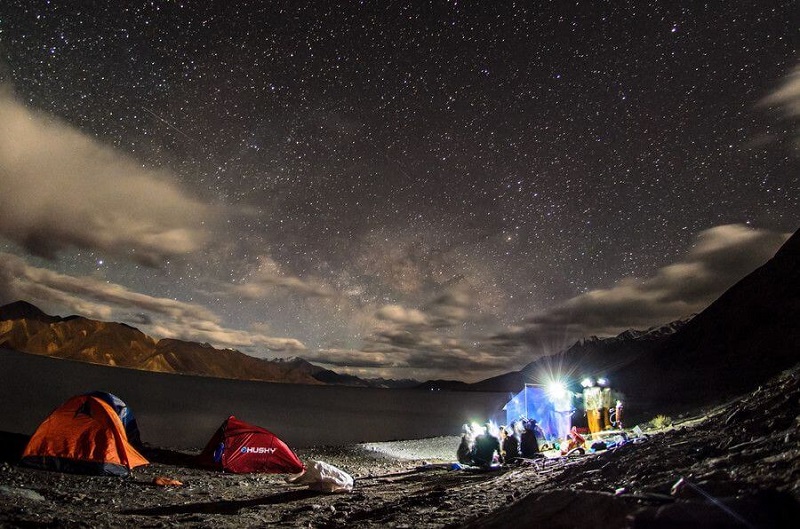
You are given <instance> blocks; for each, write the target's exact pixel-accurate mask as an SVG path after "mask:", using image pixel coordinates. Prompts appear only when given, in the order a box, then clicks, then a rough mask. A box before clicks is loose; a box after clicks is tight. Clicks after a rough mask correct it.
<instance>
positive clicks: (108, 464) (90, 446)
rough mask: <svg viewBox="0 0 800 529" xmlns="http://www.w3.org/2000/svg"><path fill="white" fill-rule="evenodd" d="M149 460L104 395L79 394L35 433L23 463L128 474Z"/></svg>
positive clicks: (73, 469)
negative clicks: (104, 399)
mask: <svg viewBox="0 0 800 529" xmlns="http://www.w3.org/2000/svg"><path fill="white" fill-rule="evenodd" d="M148 463H149V462H148V461H147V459H145V458H144V456H142V455H141V454H140V453H139V452H137V451H136V449H135V448H133V447H132V446H131V445H130V443H128V437H127V435H126V434H125V427H124V426H123V425H122V421H121V420H120V418H119V416H118V415H117V413H116V412H115V411H114V409H113V408H112V407H111V406H109V405H108V404H106V403H105V402H104V401H103V400H102V399H100V398H97V397H93V396H91V395H78V396H75V397H72V398H71V399H69V400H67V401H66V402H65V403H64V404H62V405H61V406H59V407H58V408H56V410H55V411H53V413H51V414H50V415H49V416H48V417H47V418H46V419H45V420H44V422H42V424H40V425H39V428H37V429H36V432H34V434H33V436H32V437H31V439H30V441H29V442H28V445H27V446H26V447H25V451H24V452H23V453H22V461H21V462H20V464H22V465H25V466H29V467H34V468H41V469H46V470H58V471H62V472H75V473H79V474H101V475H111V476H128V475H130V472H131V469H133V468H136V467H138V466H141V465H146V464H148Z"/></svg>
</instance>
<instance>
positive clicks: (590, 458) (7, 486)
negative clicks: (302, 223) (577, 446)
mask: <svg viewBox="0 0 800 529" xmlns="http://www.w3.org/2000/svg"><path fill="white" fill-rule="evenodd" d="M799 426H800V372H798V370H793V371H791V372H788V373H785V374H784V375H783V376H781V377H779V378H777V379H775V380H774V381H772V382H771V383H770V384H767V385H764V386H763V387H761V388H759V389H758V390H757V391H755V392H754V393H752V394H750V395H748V396H746V397H745V398H742V399H740V400H737V401H735V402H731V403H729V404H727V405H725V406H720V407H718V408H715V409H713V410H705V412H704V413H703V414H702V415H698V416H693V418H689V417H684V418H683V419H681V420H680V421H677V420H676V424H673V425H671V426H667V427H664V428H660V429H657V430H656V429H650V430H646V431H645V432H644V433H645V435H643V436H641V437H639V439H638V442H635V443H629V444H627V445H625V446H621V447H619V448H615V449H614V450H607V451H601V452H597V453H592V454H586V455H583V456H577V457H574V458H569V459H567V458H561V457H556V456H555V454H550V456H549V457H548V458H547V459H545V460H543V462H541V463H540V464H536V465H534V464H529V465H523V466H516V467H508V468H504V469H502V470H500V471H494V472H472V471H468V470H451V469H450V468H449V465H448V464H447V463H450V462H451V461H452V458H453V456H454V452H455V448H456V446H457V444H458V438H457V437H441V438H435V439H425V440H420V441H405V442H394V443H371V444H363V445H353V446H345V447H317V448H310V449H304V450H298V455H299V456H300V458H301V459H302V460H303V461H310V460H321V461H325V462H327V463H330V464H332V465H335V466H337V467H338V468H340V469H342V470H345V471H346V472H348V473H350V474H351V475H352V476H353V477H355V487H354V490H353V492H352V493H344V494H323V493H317V492H313V491H310V490H308V489H307V488H306V487H304V486H296V485H290V484H288V483H286V481H285V479H284V478H285V477H286V476H276V475H230V474H221V473H213V472H209V471H207V470H200V469H196V468H194V467H193V466H192V464H191V456H192V455H193V454H191V453H187V452H178V451H170V450H166V449H154V448H151V449H149V450H148V451H146V455H147V456H148V457H149V458H150V460H151V461H152V464H151V465H149V466H147V467H141V468H137V469H136V470H135V471H134V474H133V476H131V477H130V478H122V479H121V478H107V477H89V476H79V475H70V474H60V473H55V472H45V471H37V470H30V469H25V468H21V467H18V466H17V465H16V457H17V455H18V453H19V452H18V451H19V450H20V446H21V444H24V438H23V437H21V436H15V435H12V434H6V435H3V436H2V438H1V439H0V461H2V462H0V527H26V528H27V527H66V528H70V527H73V528H74V527H121V526H129V527H173V526H180V527H223V528H224V527H269V526H273V527H330V528H335V527H376V528H377V527H394V528H401V527H409V528H411V527H414V528H417V527H421V528H434V527H462V526H466V527H476V528H477V527H501V526H503V527H510V526H515V527H537V526H538V527H551V528H568V527H582V526H587V525H591V526H595V527H603V528H658V527H687V528H688V527H708V528H710V527H714V528H728V527H730V528H733V527H742V528H752V527H758V528H772V527H787V528H788V527H792V528H794V527H796V526H797V525H796V523H797V522H796V520H798V519H800V518H799V517H800V503H799V502H798V499H800V433H799V430H800V429H799V428H798V427H799ZM162 476H163V477H168V478H172V479H176V480H179V481H181V482H182V485H180V486H168V487H164V486H158V485H156V484H154V481H155V480H156V478H158V477H162Z"/></svg>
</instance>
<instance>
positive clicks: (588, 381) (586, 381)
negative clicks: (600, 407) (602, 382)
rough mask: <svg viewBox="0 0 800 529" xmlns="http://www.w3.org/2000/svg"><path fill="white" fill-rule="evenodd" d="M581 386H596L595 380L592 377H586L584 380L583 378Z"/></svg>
mask: <svg viewBox="0 0 800 529" xmlns="http://www.w3.org/2000/svg"><path fill="white" fill-rule="evenodd" d="M581 386H583V387H585V388H590V387H592V386H594V381H593V380H592V379H591V378H589V377H586V378H584V379H583V380H581Z"/></svg>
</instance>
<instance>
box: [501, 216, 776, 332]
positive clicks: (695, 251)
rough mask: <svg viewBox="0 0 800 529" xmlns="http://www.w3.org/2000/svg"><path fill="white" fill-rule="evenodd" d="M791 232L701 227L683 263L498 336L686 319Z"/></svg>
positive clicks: (575, 302) (598, 329) (569, 303)
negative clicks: (705, 228)
mask: <svg viewBox="0 0 800 529" xmlns="http://www.w3.org/2000/svg"><path fill="white" fill-rule="evenodd" d="M789 236H790V234H781V233H774V232H770V231H766V230H754V229H750V228H748V227H746V226H743V225H738V224H737V225H726V226H718V227H715V228H711V229H709V230H705V231H703V232H701V233H700V234H699V235H698V236H697V239H696V243H695V245H694V247H693V248H692V250H691V251H690V252H689V254H688V255H687V256H686V258H685V259H683V260H682V261H681V262H678V263H675V264H672V265H669V266H665V267H664V268H661V269H660V270H658V271H657V273H656V274H655V275H654V276H653V277H651V278H647V279H643V280H640V279H635V278H626V279H624V280H622V281H620V282H619V284H617V285H616V286H615V287H613V288H609V289H602V290H594V291H591V292H587V293H586V294H583V295H580V296H577V297H575V298H572V299H570V300H568V301H566V302H565V303H562V304H561V305H559V306H556V307H554V308H552V309H549V310H545V311H542V312H539V313H537V314H533V315H531V316H530V317H528V318H527V319H526V321H525V323H524V324H523V325H522V326H520V327H519V328H517V329H513V330H511V331H509V332H508V333H504V334H503V335H498V337H497V338H498V339H499V340H500V341H503V340H508V342H507V343H508V344H509V345H511V344H513V343H514V342H515V341H516V342H520V343H529V344H532V343H536V344H539V343H541V342H542V341H544V342H547V341H552V340H553V339H561V340H562V341H563V340H566V339H574V338H579V337H584V336H590V335H597V336H612V335H616V334H619V333H620V332H623V331H625V330H627V329H631V328H634V329H646V328H649V327H652V326H655V325H661V324H665V323H669V322H671V321H675V320H678V319H681V318H686V317H688V316H690V315H692V314H694V313H697V312H700V311H702V310H703V309H705V308H706V307H707V306H708V305H710V304H711V303H712V302H713V301H714V300H715V299H716V298H717V297H719V296H720V295H721V294H722V293H723V292H724V291H725V290H727V289H728V288H730V287H731V286H733V285H734V284H735V283H736V282H737V281H739V280H740V279H742V278H743V277H744V276H746V275H747V274H749V273H750V272H752V271H753V270H755V269H756V268H758V267H759V266H761V265H762V264H764V262H766V261H767V260H768V259H770V258H771V257H772V256H773V255H774V254H775V252H776V251H777V250H778V248H779V247H780V246H781V245H782V244H783V243H784V242H785V241H786V240H787V239H788V238H789Z"/></svg>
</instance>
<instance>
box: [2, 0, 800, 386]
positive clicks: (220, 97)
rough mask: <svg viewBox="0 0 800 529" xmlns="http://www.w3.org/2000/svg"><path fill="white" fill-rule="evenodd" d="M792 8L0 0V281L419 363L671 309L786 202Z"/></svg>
mask: <svg viewBox="0 0 800 529" xmlns="http://www.w3.org/2000/svg"><path fill="white" fill-rule="evenodd" d="M126 6H127V7H126ZM798 22H800V10H799V9H798V5H797V3H796V2H794V1H777V0H760V1H750V2H697V1H688V0H684V1H678V0H676V1H672V2H658V3H657V2H621V1H620V2H607V1H601V0H588V1H572V2H544V1H532V2H503V1H486V2H477V1H472V2H467V1H461V2H457V1H424V2H423V1H418V2H407V1H405V2H404V1H394V2H390V1H361V2H357V1H348V2H302V1H288V0H287V1H282V2H278V1H276V2H267V1H265V2H188V1H187V2H177V1H151V2H108V3H105V2H66V1H63V2H62V1H49V2H44V1H35V0H6V1H3V2H2V3H0V302H2V303H7V302H10V301H14V300H17V299H25V300H27V301H30V302H32V303H34V304H35V305H37V306H39V307H40V308H42V309H43V310H45V311H46V312H48V313H50V314H60V315H63V316H65V315H68V314H81V315H84V316H87V317H91V318H96V319H102V320H109V321H120V322H124V323H127V324H130V325H133V326H136V327H137V328H139V329H141V330H142V331H143V332H146V333H147V334H150V335H151V336H154V337H155V338H165V337H174V338H180V339H186V340H192V341H198V342H208V343H211V344H212V345H214V346H216V347H220V348H226V347H230V348H235V349H238V350H240V351H243V352H246V353H248V354H253V355H255V356H260V357H265V358H274V357H290V356H301V357H303V358H306V359H308V360H311V361H313V362H315V363H318V364H320V365H324V366H325V367H330V368H332V369H334V370H336V371H338V372H349V373H353V374H357V375H359V376H363V377H373V376H385V377H392V378H416V379H419V380H424V379H429V378H439V377H441V378H450V379H460V380H466V381H475V380H480V379H483V378H487V377H489V376H493V375H496V374H499V373H503V372H507V371H510V370H514V369H518V368H519V367H521V366H522V365H524V364H526V363H528V362H530V361H531V360H533V359H535V358H536V357H538V356H540V355H542V354H549V353H555V352H557V351H559V350H561V349H563V348H564V347H566V346H568V345H570V344H571V343H572V342H573V341H574V340H576V339H578V338H580V337H584V336H590V335H598V336H611V335H615V334H618V333H620V332H622V331H624V330H626V329H629V328H635V329H646V328H649V327H651V326H656V325H661V324H664V323H668V322H670V321H673V320H676V319H679V318H685V317H687V316H689V315H691V314H693V313H697V312H699V311H700V310H702V309H703V308H704V307H706V306H707V305H708V304H709V303H710V302H711V301H713V300H714V299H715V298H716V297H717V296H718V295H719V294H720V293H722V292H723V291H724V290H725V289H726V288H728V287H729V286H731V285H732V284H734V283H735V282H736V281H737V280H739V279H740V278H741V277H743V276H744V275H746V274H747V273H749V272H750V271H752V270H754V269H755V268H757V267H758V266H760V265H761V264H763V263H764V262H765V261H766V260H767V259H769V258H770V257H771V256H772V255H773V254H774V252H775V251H776V250H777V248H778V247H779V246H780V245H781V243H782V242H783V241H785V239H786V238H787V237H788V235H789V234H790V233H791V232H793V231H795V230H796V229H797V228H798V225H799V224H800V222H798V211H800V204H798V202H800V178H798V175H799V174H800V173H799V172H798V169H800V164H798V161H799V160H800V157H798V150H799V149H800V140H798V137H799V136H798V134H797V130H798V127H797V119H798V117H799V116H800V69H798V65H800V54H798V42H799V41H800V39H799V38H798V37H800V35H799V34H798V28H799V27H800V24H798Z"/></svg>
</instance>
